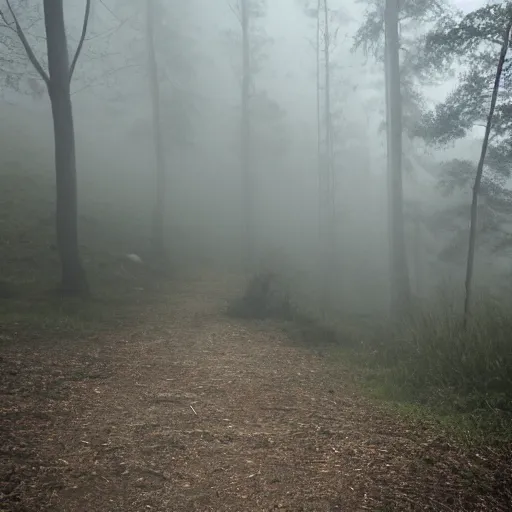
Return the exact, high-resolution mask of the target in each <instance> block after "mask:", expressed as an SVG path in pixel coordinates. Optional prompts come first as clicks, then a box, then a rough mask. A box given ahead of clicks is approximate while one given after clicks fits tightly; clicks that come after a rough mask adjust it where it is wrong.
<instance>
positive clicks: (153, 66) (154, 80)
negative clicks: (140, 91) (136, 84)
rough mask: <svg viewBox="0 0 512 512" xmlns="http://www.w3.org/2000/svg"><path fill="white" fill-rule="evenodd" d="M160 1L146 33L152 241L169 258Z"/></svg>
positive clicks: (149, 2) (150, 8)
mask: <svg viewBox="0 0 512 512" xmlns="http://www.w3.org/2000/svg"><path fill="white" fill-rule="evenodd" d="M155 1H157V0H146V8H147V11H146V23H147V26H146V36H147V46H148V75H149V86H150V95H151V112H152V120H153V141H154V148H155V159H156V175H155V204H154V209H153V229H152V243H153V251H154V255H155V257H156V258H157V259H159V260H161V261H165V260H166V259H167V251H166V247H165V197H166V187H167V169H166V165H165V153H164V145H163V137H162V121H161V116H160V84H159V76H158V63H157V59H156V51H155V9H154V7H155V6H154V3H155Z"/></svg>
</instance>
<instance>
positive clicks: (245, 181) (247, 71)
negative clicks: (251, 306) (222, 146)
mask: <svg viewBox="0 0 512 512" xmlns="http://www.w3.org/2000/svg"><path fill="white" fill-rule="evenodd" d="M249 1H250V0H241V3H240V8H241V9H240V11H241V22H242V59H243V62H242V65H243V71H242V120H241V124H242V133H241V137H242V140H241V168H242V169H241V170H242V201H243V205H244V224H245V226H244V227H245V233H244V235H245V236H244V238H245V264H246V266H247V268H250V267H251V265H252V264H253V263H254V261H253V259H254V242H255V241H254V236H255V233H254V189H253V179H252V178H253V176H252V166H251V118H250V110H249V108H250V106H249V102H250V86H251V60H250V58H251V54H250V40H249V17H250V15H249V4H248V2H249Z"/></svg>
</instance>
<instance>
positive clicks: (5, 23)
mask: <svg viewBox="0 0 512 512" xmlns="http://www.w3.org/2000/svg"><path fill="white" fill-rule="evenodd" d="M0 19H1V20H2V21H3V22H4V23H3V24H2V25H0V26H2V27H4V28H8V29H9V30H12V31H13V32H16V28H15V27H13V26H12V22H11V23H9V22H8V21H7V18H6V17H5V14H4V13H3V11H2V9H0Z"/></svg>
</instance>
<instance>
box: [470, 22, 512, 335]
mask: <svg viewBox="0 0 512 512" xmlns="http://www.w3.org/2000/svg"><path fill="white" fill-rule="evenodd" d="M510 30H512V20H510V21H509V22H508V23H507V27H506V31H505V34H504V38H503V44H502V46H501V52H500V58H499V60H498V66H497V68H496V76H495V79H494V88H493V90H492V96H491V106H490V108H489V115H488V116H487V124H486V126H485V134H484V140H483V142H482V150H481V152H480V160H479V161H478V166H477V169H476V176H475V183H474V185H473V198H472V201H471V223H470V228H469V247H468V259H467V265H466V282H465V286H466V295H465V297H464V328H465V327H466V326H467V323H468V319H469V314H470V309H471V288H472V284H473V267H474V263H475V245H476V224H477V220H478V218H477V217H478V194H479V193H480V184H481V182H482V174H483V171H484V162H485V155H486V154H487V147H488V145H489V136H490V134H491V127H492V121H493V117H494V110H495V108H496V102H497V100H498V91H499V88H500V81H501V75H502V73H503V65H504V63H505V59H506V57H507V52H508V46H509V42H510Z"/></svg>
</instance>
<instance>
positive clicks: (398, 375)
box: [327, 299, 512, 443]
mask: <svg viewBox="0 0 512 512" xmlns="http://www.w3.org/2000/svg"><path fill="white" fill-rule="evenodd" d="M510 311H512V310H511V309H510V308H507V307H506V306H505V305H503V304H500V303H499V302H496V301H492V300H490V299H481V300H480V302H479V303H478V305H477V306H476V307H475V309H474V312H473V318H472V321H471V323H470V325H469V327H468V329H467V330H464V329H463V328H462V324H461V318H460V315H457V314H456V313H455V310H454V308H451V307H447V306H446V305H445V306H444V307H442V308H438V307H431V308H430V309H427V310H426V312H425V311H423V312H421V313H419V314H418V315H417V316H416V318H415V319H414V320H412V321H411V322H408V323H407V324H404V325H403V326H402V327H401V328H399V329H394V330H391V329H387V330H386V329H383V328H382V326H379V328H378V329H376V330H375V331H374V333H373V334H372V335H371V336H368V329H367V325H366V326H365V334H364V335H363V336H360V339H361V341H360V342H359V343H352V344H347V343H346V335H344V334H343V332H340V333H338V338H339V340H340V341H339V343H338V344H337V345H335V346H333V345H331V346H330V347H329V348H327V353H328V356H329V359H330V361H331V364H332V365H333V366H334V367H336V365H340V364H343V365H347V364H349V365H351V366H352V367H353V368H356V369H357V372H358V375H359V376H360V378H359V381H360V382H361V383H362V385H363V386H364V388H365V389H366V391H367V392H368V394H369V395H371V396H372V397H374V398H377V399H381V400H386V401H388V403H389V404H390V405H391V406H393V407H396V408H397V410H399V411H401V412H402V413H405V414H407V415H409V416H411V415H412V416H415V417H422V416H425V417H428V418H430V419H433V420H435V421H437V422H439V423H440V424H442V425H443V427H444V428H450V429H451V430H453V431H454V432H455V433H457V434H458V435H460V436H461V437H462V438H464V439H466V440H470V439H471V440H482V441H484V440H485V442H487V443H490V442H493V441H496V442H498V443H499V442H503V441H505V440H507V441H511V440H512V313H511V312H510Z"/></svg>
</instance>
